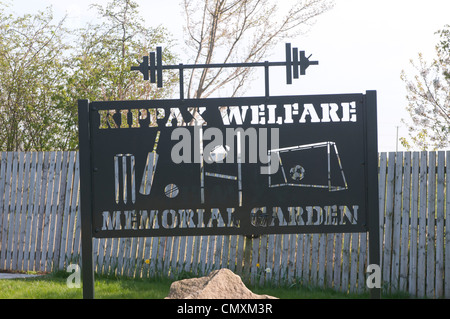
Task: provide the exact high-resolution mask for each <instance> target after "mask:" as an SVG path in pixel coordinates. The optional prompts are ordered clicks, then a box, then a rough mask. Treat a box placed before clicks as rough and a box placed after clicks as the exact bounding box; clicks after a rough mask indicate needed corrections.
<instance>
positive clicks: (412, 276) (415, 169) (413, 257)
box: [408, 152, 419, 295]
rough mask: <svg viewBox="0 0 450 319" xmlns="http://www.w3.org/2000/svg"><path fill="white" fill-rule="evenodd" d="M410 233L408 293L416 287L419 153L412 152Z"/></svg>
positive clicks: (414, 292) (413, 291) (414, 290)
mask: <svg viewBox="0 0 450 319" xmlns="http://www.w3.org/2000/svg"><path fill="white" fill-rule="evenodd" d="M411 179H412V181H411V198H412V200H411V212H410V217H411V223H410V224H411V233H410V248H409V250H410V257H409V277H408V283H409V290H408V291H409V293H410V294H411V295H415V294H416V291H417V290H416V289H417V255H418V250H417V249H418V231H419V229H418V227H419V226H418V217H419V206H418V205H419V153H418V152H414V153H413V163H412V177H411Z"/></svg>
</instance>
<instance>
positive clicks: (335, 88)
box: [3, 0, 450, 151]
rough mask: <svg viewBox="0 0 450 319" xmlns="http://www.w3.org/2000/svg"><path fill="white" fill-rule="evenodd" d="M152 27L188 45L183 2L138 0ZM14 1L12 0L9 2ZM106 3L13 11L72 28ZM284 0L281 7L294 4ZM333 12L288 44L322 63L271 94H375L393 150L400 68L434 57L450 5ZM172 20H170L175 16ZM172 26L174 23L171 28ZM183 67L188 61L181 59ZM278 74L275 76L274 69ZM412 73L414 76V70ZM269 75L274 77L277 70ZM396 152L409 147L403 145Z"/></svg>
mask: <svg viewBox="0 0 450 319" xmlns="http://www.w3.org/2000/svg"><path fill="white" fill-rule="evenodd" d="M135 1H136V2H137V3H138V4H139V5H140V8H141V10H142V12H143V17H144V18H145V19H146V23H147V24H148V25H150V26H156V25H158V24H163V25H164V26H165V27H167V28H168V29H169V30H170V31H171V32H172V33H173V35H174V36H175V37H176V38H177V39H179V41H183V39H182V37H183V33H182V23H183V19H182V15H181V7H180V6H179V2H180V0H163V1H152V0H135ZM3 2H8V1H5V0H4V1H3ZM107 2H108V1H107V0H76V1H66V0H13V1H9V3H10V4H11V9H12V10H14V11H15V12H16V13H18V14H23V13H32V12H34V11H36V10H42V9H44V8H45V7H47V6H49V5H52V6H53V9H54V11H55V13H56V16H62V15H63V14H65V13H67V14H68V20H67V21H68V23H70V24H72V25H73V26H74V27H79V26H82V24H83V23H84V22H85V21H87V20H92V19H93V17H94V15H93V13H94V12H90V11H89V4H91V3H99V4H105V3H107ZM289 2H290V0H282V1H280V2H279V3H280V4H288V3H289ZM335 3H336V5H335V7H334V8H333V9H332V10H331V11H329V12H327V13H325V14H323V15H321V16H319V17H318V18H317V20H316V23H315V25H314V26H313V27H312V28H311V30H310V31H309V32H308V33H307V34H306V35H303V36H299V37H297V38H293V39H290V41H289V42H291V43H292V45H293V46H296V47H298V48H299V49H301V50H304V51H306V54H307V55H309V54H312V55H313V56H312V60H318V61H319V65H318V66H312V67H310V68H308V70H307V72H306V75H305V76H302V77H301V78H300V79H298V80H295V79H294V81H293V84H292V85H285V84H284V83H285V82H284V81H285V80H284V79H285V78H284V75H283V74H280V77H281V78H280V81H279V82H280V83H281V84H280V85H279V86H278V85H277V86H273V85H272V84H271V94H273V95H282V94H283V95H284V94H289V95H294V94H295V95H297V94H299V95H300V94H331V93H365V91H366V90H377V95H378V148H379V151H395V150H396V147H397V143H396V135H397V128H398V134H399V136H400V137H402V136H403V137H407V130H406V128H405V127H404V125H402V123H401V119H402V118H406V119H407V118H408V114H407V113H406V111H405V106H406V104H407V102H406V98H405V95H406V90H405V85H404V83H403V82H402V81H401V80H400V73H401V71H402V69H405V70H406V71H408V70H409V69H410V62H409V61H410V59H416V58H417V56H418V53H419V52H422V53H423V54H424V56H425V58H426V59H428V60H429V61H430V60H431V59H432V58H433V57H434V46H435V45H436V43H437V39H438V38H437V36H436V35H435V34H434V33H435V32H436V31H437V30H439V29H442V28H443V27H444V25H446V24H450V14H449V13H450V0H335ZM169 17H170V18H169ZM169 22H170V24H169ZM284 59H285V58H284V43H280V44H279V46H277V48H276V49H275V51H274V52H273V55H272V56H269V57H267V60H270V61H283V60H284ZM179 62H180V63H182V62H185V61H179ZM271 72H272V71H271ZM410 74H411V73H410ZM271 78H272V79H273V76H272V73H271ZM252 86H253V89H252V90H251V91H250V93H254V94H250V95H261V94H263V92H264V91H263V88H264V86H263V83H259V82H255V83H252ZM398 150H404V149H403V147H402V146H401V144H400V143H398Z"/></svg>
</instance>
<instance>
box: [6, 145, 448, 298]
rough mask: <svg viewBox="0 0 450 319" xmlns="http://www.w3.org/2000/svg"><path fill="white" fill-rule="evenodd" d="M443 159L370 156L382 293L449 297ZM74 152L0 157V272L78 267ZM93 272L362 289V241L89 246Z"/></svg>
mask: <svg viewBox="0 0 450 319" xmlns="http://www.w3.org/2000/svg"><path fill="white" fill-rule="evenodd" d="M449 165H450V151H446V152H445V151H439V152H398V153H394V152H390V153H380V155H379V173H380V174H379V203H380V239H381V243H382V251H381V257H382V263H381V268H382V280H383V288H384V290H385V291H389V292H396V291H404V292H408V293H410V294H411V295H414V296H420V297H422V296H426V297H429V298H449V297H450V228H449V227H446V221H448V220H449V218H450V178H449V177H448V175H447V168H448V167H449ZM78 187H79V166H78V156H77V152H2V153H0V270H20V271H47V272H48V271H54V270H64V269H66V267H67V266H68V264H70V263H79V259H80V225H79V218H78V216H79V214H78V213H79V212H78V194H79V192H78ZM94 252H95V256H96V258H97V260H96V272H97V273H103V274H106V273H109V274H111V273H114V274H117V275H124V276H138V277H152V276H157V275H162V276H171V277H174V278H177V277H181V276H183V273H191V274H196V275H202V274H206V273H208V272H209V271H211V270H213V269H217V268H222V267H227V268H229V269H231V270H233V271H234V272H236V273H238V274H240V275H241V276H242V277H243V278H244V279H245V280H247V281H249V282H251V283H253V284H261V285H263V284H267V283H271V284H279V285H286V284H287V285H290V284H294V283H295V284H303V285H312V286H319V287H331V288H333V289H336V290H339V291H350V292H361V291H364V290H365V289H366V286H365V269H366V266H367V256H368V238H367V234H365V233H347V234H301V235H298V234H293V235H268V236H261V237H258V238H253V239H249V238H246V237H244V236H198V237H162V238H116V239H98V240H95V243H94Z"/></svg>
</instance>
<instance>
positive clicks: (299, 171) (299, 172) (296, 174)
mask: <svg viewBox="0 0 450 319" xmlns="http://www.w3.org/2000/svg"><path fill="white" fill-rule="evenodd" d="M289 172H290V174H291V178H292V179H293V180H294V181H301V180H302V179H303V177H305V169H304V168H303V167H302V166H300V165H295V166H294V167H292V168H291V170H290V171H289Z"/></svg>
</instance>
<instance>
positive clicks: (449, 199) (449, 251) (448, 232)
mask: <svg viewBox="0 0 450 319" xmlns="http://www.w3.org/2000/svg"><path fill="white" fill-rule="evenodd" d="M446 157H447V159H446V168H447V173H446V175H447V177H446V181H445V190H446V193H445V198H446V202H445V209H446V211H445V222H446V225H445V254H444V255H445V270H444V276H445V279H444V296H445V298H450V227H449V226H450V178H449V177H448V175H449V169H450V151H447V152H446Z"/></svg>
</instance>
